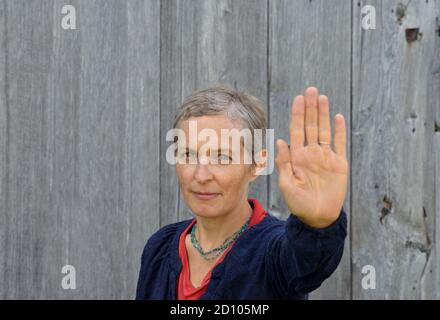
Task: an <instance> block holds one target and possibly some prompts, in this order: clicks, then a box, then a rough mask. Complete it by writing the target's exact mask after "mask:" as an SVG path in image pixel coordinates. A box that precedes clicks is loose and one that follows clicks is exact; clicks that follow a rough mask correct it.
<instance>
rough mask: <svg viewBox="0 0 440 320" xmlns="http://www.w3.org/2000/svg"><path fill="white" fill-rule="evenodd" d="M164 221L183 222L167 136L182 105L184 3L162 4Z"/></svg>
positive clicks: (175, 0)
mask: <svg viewBox="0 0 440 320" xmlns="http://www.w3.org/2000/svg"><path fill="white" fill-rule="evenodd" d="M160 4H161V9H160V15H161V18H160V24H161V27H160V146H161V151H160V194H159V196H160V217H161V221H160V224H161V226H165V225H167V224H170V223H173V222H176V221H178V220H179V207H180V205H179V201H180V196H179V183H178V180H177V176H176V173H175V166H173V165H170V164H168V163H167V161H166V156H165V155H166V150H167V148H168V147H169V146H170V143H171V142H167V141H166V134H167V132H168V130H170V129H171V127H172V125H173V116H174V113H175V110H176V109H177V108H178V106H179V105H180V104H181V102H182V10H183V5H184V0H163V1H160Z"/></svg>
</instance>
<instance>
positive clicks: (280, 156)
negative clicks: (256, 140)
mask: <svg viewBox="0 0 440 320" xmlns="http://www.w3.org/2000/svg"><path fill="white" fill-rule="evenodd" d="M276 144H277V150H278V153H277V158H276V160H275V162H276V164H277V168H278V171H279V177H278V179H279V181H280V182H284V181H288V180H290V179H291V178H292V176H293V172H292V164H291V163H290V149H289V146H288V145H287V143H286V141H284V140H282V139H278V140H277V142H276Z"/></svg>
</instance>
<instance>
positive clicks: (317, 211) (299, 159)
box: [276, 87, 348, 228]
mask: <svg viewBox="0 0 440 320" xmlns="http://www.w3.org/2000/svg"><path fill="white" fill-rule="evenodd" d="M333 125H334V138H333V144H334V147H333V148H332V146H331V144H332V136H331V128H330V112H329V102H328V98H327V97H326V96H322V95H321V96H318V90H317V89H316V88H314V87H309V88H307V90H306V91H305V95H304V96H303V95H299V96H297V97H296V98H295V100H294V102H293V104H292V112H291V120H290V148H289V145H288V144H287V143H286V142H285V141H284V140H281V139H279V140H277V148H278V155H277V158H276V164H277V167H278V171H279V177H278V186H279V188H280V190H281V192H282V194H283V197H284V200H285V201H286V203H287V206H288V208H289V210H290V212H291V213H292V214H294V215H295V216H297V217H298V218H299V219H300V220H301V221H303V222H304V223H305V224H307V225H309V226H311V227H314V228H325V227H327V226H329V225H330V224H332V223H333V222H334V221H335V220H336V219H337V218H338V217H339V214H340V212H341V209H342V206H343V203H344V199H345V195H346V192H347V180H348V162H347V157H346V128H345V120H344V116H343V115H341V114H337V115H336V116H335V118H334V123H333Z"/></svg>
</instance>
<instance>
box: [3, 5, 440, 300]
mask: <svg viewBox="0 0 440 320" xmlns="http://www.w3.org/2000/svg"><path fill="white" fill-rule="evenodd" d="M65 4H70V5H73V6H74V7H75V8H76V19H77V21H76V23H77V29H76V30H64V29H62V28H61V18H62V14H61V8H62V6H63V5H65ZM367 4H371V5H374V6H375V8H376V14H377V17H376V18H377V21H376V29H375V30H364V29H362V28H361V19H362V13H361V8H362V7H363V6H364V5H367ZM0 45H1V49H0V151H1V152H0V213H1V214H0V298H3V299H44V298H48V299H80V298H82V299H127V298H128V299H130V298H133V297H134V294H135V287H136V280H137V276H138V270H139V263H140V255H141V251H142V248H143V246H144V244H145V241H146V240H147V239H148V237H149V236H150V235H151V234H152V233H153V232H155V231H156V230H157V229H158V228H159V227H161V226H164V225H166V224H169V223H172V222H175V221H178V220H182V219H186V218H188V217H189V216H190V213H189V212H188V211H187V208H186V207H185V204H184V203H183V200H182V199H181V197H179V190H178V187H177V181H176V177H175V175H174V168H173V167H172V166H170V165H168V164H167V163H166V161H165V150H166V147H167V146H168V145H167V143H166V142H165V133H166V131H167V130H168V129H169V128H170V125H171V119H172V114H173V111H174V109H175V108H176V107H177V106H178V105H179V104H180V103H181V101H182V99H183V98H184V97H185V96H186V95H188V94H190V93H191V92H193V91H194V90H196V89H200V88H205V87H208V86H210V85H212V84H216V83H227V84H230V85H231V86H235V87H236V88H239V89H242V90H245V91H248V92H249V93H252V94H254V95H256V96H258V97H259V98H261V99H262V100H263V101H264V102H265V104H266V107H267V112H268V117H269V127H270V128H273V129H275V138H278V137H284V138H287V132H288V131H287V130H288V122H287V121H288V115H289V107H290V104H291V102H292V99H293V97H294V96H295V95H296V94H300V93H301V92H302V91H303V90H304V89H305V88H306V87H307V86H309V85H315V86H317V87H318V88H319V89H320V91H321V92H322V93H324V94H327V95H328V96H329V97H330V101H331V110H332V115H334V114H335V113H337V112H341V113H343V114H344V115H345V118H346V120H347V124H348V128H349V129H350V132H349V135H348V137H349V139H348V141H349V148H348V153H349V161H350V165H351V175H350V188H349V193H348V194H347V198H346V202H345V205H344V207H345V209H346V210H347V212H348V213H349V236H348V238H347V242H346V248H345V253H344V257H343V260H342V262H341V264H340V266H339V268H338V270H337V271H336V273H335V274H333V275H332V277H331V278H330V279H328V280H327V281H326V282H325V283H324V284H323V286H322V287H321V288H320V289H318V290H317V291H316V292H315V293H313V294H312V298H315V299H371V298H373V299H392V298H404V299H419V298H426V299H433V298H436V299H439V298H440V1H439V0H437V1H435V0H412V1H410V0H405V1H397V0H392V1H389V0H386V1H385V0H384V1H379V0H377V1H360V0H359V1H348V0H332V1H326V0H277V1H272V0H217V1H208V0H197V1H191V0H160V1H159V0H145V1H140V0H139V1H137V0H129V1H120V0H112V1H110V0H106V1H92V0H87V1H86V0H82V1H80V0H69V1H67V0H65V1H61V0H56V1H49V0H33V1H30V0H5V1H1V2H0ZM276 181H277V173H276V172H274V173H273V174H272V175H271V176H269V177H260V178H259V179H258V182H257V183H256V184H255V185H254V186H253V187H252V194H251V195H250V196H255V197H258V198H259V199H260V201H261V202H262V203H263V204H264V206H265V207H266V208H267V209H268V210H269V211H271V212H273V213H274V214H278V215H279V216H280V217H283V218H286V217H287V211H286V207H285V205H284V204H283V200H282V198H281V196H280V193H279V192H278V190H277V184H276ZM66 264H70V265H73V266H74V267H75V268H76V278H77V279H76V280H77V289H75V290H64V289H62V287H61V279H62V277H63V276H64V275H63V274H62V273H61V268H62V267H63V266H64V265H66ZM365 265H372V266H374V267H375V269H376V289H375V290H364V289H362V287H361V280H362V277H363V276H364V275H363V274H362V267H363V266H365Z"/></svg>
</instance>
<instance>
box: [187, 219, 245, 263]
mask: <svg viewBox="0 0 440 320" xmlns="http://www.w3.org/2000/svg"><path fill="white" fill-rule="evenodd" d="M250 220H251V218H249V220H248V221H246V223H245V224H243V225H242V226H241V228H240V230H238V231H236V232H235V233H234V234H233V235H232V236H230V237H228V238H226V240H225V241H223V243H222V244H221V245H220V246H219V247H216V248H214V249H211V250H209V251H207V252H205V251H203V249H202V247H201V245H200V243H199V241H198V240H197V238H196V234H195V232H196V228H197V223H194V225H193V227H192V228H191V243H192V245H193V247H194V248H195V249H196V250H197V251H198V252H199V253H200V255H201V256H202V257H203V258H204V259H205V260H207V261H208V260H212V259H215V258H217V257H218V256H219V255H221V254H222V253H223V252H224V251H225V250H226V249H227V248H228V247H229V245H230V244H231V243H232V242H234V241H235V240H236V239H237V238H238V236H239V235H240V234H241V233H242V232H243V231H244V230H245V229H246V228H247V226H248V225H249V221H250Z"/></svg>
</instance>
